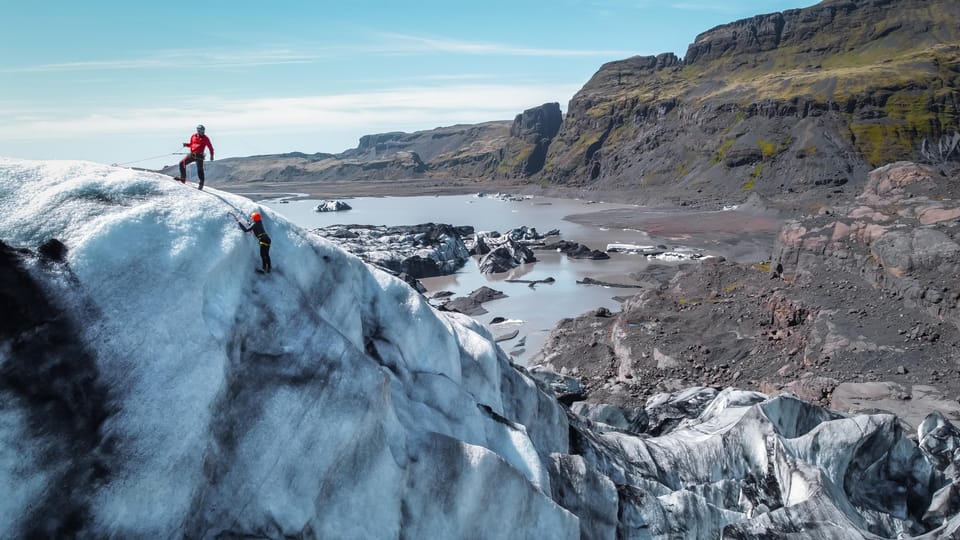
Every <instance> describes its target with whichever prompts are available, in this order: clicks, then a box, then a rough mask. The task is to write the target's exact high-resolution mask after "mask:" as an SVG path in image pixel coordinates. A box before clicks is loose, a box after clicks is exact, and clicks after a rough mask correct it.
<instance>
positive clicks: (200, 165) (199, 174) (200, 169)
mask: <svg viewBox="0 0 960 540" xmlns="http://www.w3.org/2000/svg"><path fill="white" fill-rule="evenodd" d="M196 160H197V178H199V179H200V185H199V186H198V187H197V189H203V155H202V154H201V155H199V156H197V157H196Z"/></svg>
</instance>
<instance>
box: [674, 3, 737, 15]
mask: <svg viewBox="0 0 960 540" xmlns="http://www.w3.org/2000/svg"><path fill="white" fill-rule="evenodd" d="M670 8H671V9H677V10H680V11H713V12H715V13H736V12H737V9H736V8H734V7H731V6H729V5H725V4H724V3H722V2H721V3H717V4H712V3H708V2H678V3H675V4H670Z"/></svg>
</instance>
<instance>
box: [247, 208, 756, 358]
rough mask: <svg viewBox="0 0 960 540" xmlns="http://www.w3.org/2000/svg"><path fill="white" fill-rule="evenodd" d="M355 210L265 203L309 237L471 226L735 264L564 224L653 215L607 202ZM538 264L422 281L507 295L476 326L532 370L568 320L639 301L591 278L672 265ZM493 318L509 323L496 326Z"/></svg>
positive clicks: (561, 260)
mask: <svg viewBox="0 0 960 540" xmlns="http://www.w3.org/2000/svg"><path fill="white" fill-rule="evenodd" d="M342 200H343V201H344V202H346V203H348V204H349V205H350V206H351V207H352V209H351V210H346V211H340V212H316V211H315V210H314V208H315V207H316V206H317V204H319V202H320V201H318V200H312V199H295V198H276V199H268V200H263V201H260V204H262V205H263V206H266V207H268V208H270V209H272V210H274V211H276V212H278V213H280V214H282V215H283V216H285V217H286V218H287V219H289V220H291V221H292V222H294V223H296V224H297V225H300V226H301V227H304V228H307V229H315V228H319V227H326V226H329V225H337V224H363V225H386V226H393V225H414V224H419V223H428V222H433V223H448V224H450V225H471V226H473V227H474V228H475V230H477V231H500V232H506V231H507V230H509V229H512V228H515V227H521V226H527V227H534V228H536V229H537V231H538V232H540V233H541V234H543V233H546V232H547V231H549V230H552V229H559V231H560V237H561V238H562V239H564V240H569V241H572V242H579V243H581V244H584V245H586V246H588V247H589V248H591V249H599V250H601V251H603V250H605V249H606V247H607V246H608V245H609V244H634V245H658V244H661V245H666V246H667V247H669V248H678V247H679V248H683V247H685V246H696V247H697V249H699V250H700V251H701V252H702V253H703V254H704V255H713V254H715V255H724V256H726V257H728V258H733V259H736V258H741V259H742V256H741V257H737V256H736V255H737V254H733V255H734V256H731V253H730V250H729V247H730V246H729V244H728V243H725V242H720V241H712V240H710V239H708V238H692V237H686V238H680V239H676V238H672V239H671V238H668V239H664V238H656V237H652V236H650V235H649V234H647V233H646V232H644V231H640V230H633V229H623V228H604V227H599V226H595V225H588V224H581V223H574V222H571V221H568V220H565V219H564V218H565V217H567V216H571V215H578V214H586V213H595V212H608V211H614V212H620V213H621V214H622V213H623V212H633V211H636V212H647V213H655V212H656V211H654V210H649V209H644V208H642V207H638V206H634V205H627V204H617V203H608V202H593V201H584V200H569V199H553V198H542V197H536V198H522V199H520V200H511V199H507V198H498V197H494V196H491V195H484V196H478V195H452V196H423V197H360V198H346V199H342ZM534 253H535V254H536V256H537V262H535V263H532V264H526V265H522V266H520V267H518V268H516V269H514V270H512V271H510V272H505V273H502V274H492V275H491V274H481V273H480V272H479V270H478V267H477V258H476V257H474V258H473V259H472V260H470V261H468V262H467V264H466V265H465V266H464V267H462V268H461V269H460V270H459V271H458V272H457V273H456V274H453V275H449V276H442V277H435V278H426V279H422V280H421V282H422V283H423V284H424V286H426V287H427V290H428V292H427V296H428V297H429V296H430V295H432V294H433V293H435V292H438V291H450V292H452V293H454V297H456V296H466V295H468V294H470V293H471V292H472V291H474V290H476V289H478V288H480V287H482V286H487V287H490V288H493V289H496V290H499V291H502V292H503V293H504V294H506V295H507V298H503V299H499V300H493V301H490V302H485V303H484V304H483V307H484V309H486V310H487V311H488V313H486V314H483V315H478V316H476V317H475V318H476V319H477V320H478V321H480V322H481V323H482V324H484V326H486V327H487V328H488V329H490V331H491V334H493V335H494V336H495V337H496V336H503V335H506V334H508V333H510V332H512V331H513V330H518V331H519V332H518V334H517V336H516V337H515V338H513V339H510V340H506V341H502V342H501V343H500V346H501V347H502V348H503V349H504V351H506V352H507V353H509V354H510V355H511V356H512V357H513V358H514V361H516V362H517V363H519V364H526V363H527V362H528V361H529V360H530V358H531V357H532V356H533V355H534V354H535V353H536V352H538V351H539V350H540V348H541V347H542V345H543V343H544V340H545V339H546V338H547V336H548V335H549V333H550V330H551V329H552V328H553V327H554V326H555V325H556V323H557V322H558V321H559V320H561V319H563V318H565V317H576V316H578V315H581V314H583V313H586V312H588V311H591V310H595V309H597V308H600V307H604V308H607V309H609V310H610V311H619V309H620V302H619V301H618V300H617V297H620V298H622V297H626V296H630V295H633V294H636V293H637V292H638V291H639V289H637V288H620V287H603V286H597V285H583V284H578V283H577V281H578V280H582V279H584V278H588V277H589V278H592V279H595V280H598V281H604V282H608V283H637V282H636V281H635V280H634V279H633V278H631V277H630V274H632V273H635V272H638V271H642V270H644V269H645V268H646V267H647V266H649V265H650V264H652V263H658V264H672V263H671V262H670V261H662V260H651V259H648V258H647V257H644V256H643V255H638V254H630V253H610V254H609V255H610V259H609V260H600V261H593V260H579V259H570V258H568V257H567V256H566V255H564V254H562V253H557V252H555V251H548V250H535V251H534ZM548 277H552V278H554V279H555V280H556V281H555V282H554V283H552V284H537V285H536V286H534V287H531V286H529V285H528V284H526V283H510V282H508V280H518V279H519V280H542V279H546V278H548ZM494 317H504V318H506V319H508V321H509V322H507V323H501V324H496V325H491V324H490V321H491V320H492V319H493V318H494Z"/></svg>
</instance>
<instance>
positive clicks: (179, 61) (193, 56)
mask: <svg viewBox="0 0 960 540" xmlns="http://www.w3.org/2000/svg"><path fill="white" fill-rule="evenodd" d="M331 54H333V53H332V52H331V51H330V50H323V49H321V50H313V51H309V52H307V51H297V50H293V49H255V50H235V51H217V50H212V51H194V50H176V49H173V50H166V51H159V52H156V53H153V54H151V55H148V56H143V57H140V58H127V59H111V60H91V61H79V62H62V63H54V64H41V65H36V66H22V67H11V68H3V69H0V73H44V72H65V71H116V70H149V69H167V68H184V67H197V66H203V67H208V68H211V67H212V68H233V67H255V66H270V65H281V64H306V63H311V62H315V61H317V60H318V59H321V58H326V57H329V56H330V55H331Z"/></svg>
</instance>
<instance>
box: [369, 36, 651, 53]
mask: <svg viewBox="0 0 960 540" xmlns="http://www.w3.org/2000/svg"><path fill="white" fill-rule="evenodd" d="M382 36H383V37H384V38H385V39H388V40H390V42H391V43H390V45H389V48H387V49H386V50H388V51H390V52H394V53H400V52H405V53H412V52H441V53H449V54H469V55H501V56H534V57H544V58H569V57H598V56H629V55H631V54H633V52H631V51H617V50H597V49H544V48H531V47H517V46H515V45H508V44H503V43H484V42H473V41H460V40H454V39H445V38H430V37H422V36H413V35H408V34H382Z"/></svg>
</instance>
